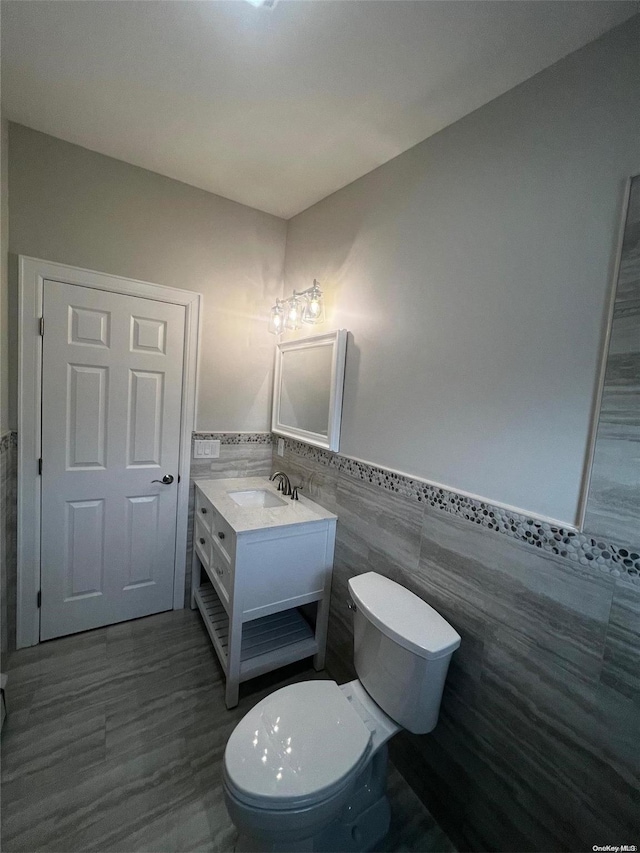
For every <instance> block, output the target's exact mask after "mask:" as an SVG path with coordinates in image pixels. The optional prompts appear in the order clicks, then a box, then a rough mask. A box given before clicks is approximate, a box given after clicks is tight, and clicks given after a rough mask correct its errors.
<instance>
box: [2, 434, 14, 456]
mask: <svg viewBox="0 0 640 853" xmlns="http://www.w3.org/2000/svg"><path fill="white" fill-rule="evenodd" d="M17 446H18V433H17V432H15V430H12V431H10V432H5V434H4V435H2V436H0V454H1V453H6V452H7V451H8V450H9V448H10V447H17Z"/></svg>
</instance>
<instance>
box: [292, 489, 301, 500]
mask: <svg viewBox="0 0 640 853" xmlns="http://www.w3.org/2000/svg"><path fill="white" fill-rule="evenodd" d="M301 490H302V486H293V488H292V489H291V500H292V501H297V500H298V492H299V491H301Z"/></svg>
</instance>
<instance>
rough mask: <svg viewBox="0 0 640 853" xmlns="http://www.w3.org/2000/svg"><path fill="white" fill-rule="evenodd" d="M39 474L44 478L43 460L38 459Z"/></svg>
mask: <svg viewBox="0 0 640 853" xmlns="http://www.w3.org/2000/svg"><path fill="white" fill-rule="evenodd" d="M38 474H39V475H40V476H41V477H42V459H38Z"/></svg>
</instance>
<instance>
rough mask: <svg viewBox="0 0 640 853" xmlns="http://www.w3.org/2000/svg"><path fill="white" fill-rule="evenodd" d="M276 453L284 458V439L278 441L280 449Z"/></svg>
mask: <svg viewBox="0 0 640 853" xmlns="http://www.w3.org/2000/svg"><path fill="white" fill-rule="evenodd" d="M276 452H277V454H278V456H284V438H279V439H278V449H277V451H276Z"/></svg>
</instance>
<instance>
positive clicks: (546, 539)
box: [273, 436, 640, 586]
mask: <svg viewBox="0 0 640 853" xmlns="http://www.w3.org/2000/svg"><path fill="white" fill-rule="evenodd" d="M277 438H278V436H273V443H274V445H275V441H276V439H277ZM284 442H285V448H286V449H287V450H290V451H291V452H292V453H295V454H297V455H298V456H302V457H304V458H306V459H311V460H312V461H314V462H318V463H319V464H321V465H325V466H326V467H328V468H334V469H336V470H337V471H339V472H340V473H342V474H348V475H350V476H351V477H354V478H355V479H357V480H362V481H364V482H367V483H371V484H372V485H374V486H379V487H380V488H381V489H384V490H385V491H387V492H394V493H396V494H399V495H402V496H403V497H405V498H409V499H410V500H415V501H417V502H418V503H423V504H424V505H425V506H432V507H437V508H438V509H441V510H444V511H445V512H449V513H451V514H452V515H456V516H459V517H460V518H465V519H467V521H471V522H472V523H474V524H477V525H479V526H481V527H486V528H487V529H488V530H494V531H496V532H497V533H503V534H505V535H506V536H511V537H512V538H513V539H517V540H519V541H520V542H526V543H527V544H528V545H531V546H532V547H534V548H539V549H540V550H542V551H546V552H547V553H550V554H554V555H555V556H557V557H561V558H563V559H567V560H570V561H572V562H574V563H578V564H579V565H583V566H588V565H592V566H594V565H595V566H597V567H598V568H599V569H600V570H601V571H602V572H607V573H609V574H611V575H613V576H614V577H621V576H623V575H624V576H625V579H626V580H629V581H631V582H632V583H634V584H637V585H638V586H640V548H638V549H636V550H635V551H631V550H630V549H629V548H623V547H620V546H617V545H613V544H611V543H609V542H604V541H603V540H602V539H600V538H594V537H593V536H589V534H588V533H580V532H578V531H575V530H569V529H567V528H565V527H558V526H555V525H553V524H550V523H549V522H547V521H541V520H539V519H536V518H535V517H531V516H527V515H520V514H518V513H515V512H511V511H509V510H507V509H504V508H503V507H499V506H494V505H493V504H490V503H487V502H486V501H479V500H474V499H473V498H469V497H466V496H465V495H461V494H458V493H457V492H453V491H449V490H448V489H442V488H439V487H438V486H433V485H431V484H430V483H427V482H425V481H424V480H419V479H417V478H413V477H406V476H404V475H402V474H395V473H394V472H392V471H389V470H387V469H385V468H380V467H378V466H375V465H368V464H366V463H364V462H358V461H356V460H355V459H350V458H349V457H348V456H340V455H339V454H337V453H331V452H329V451H327V450H322V449H321V448H318V447H312V446H311V445H308V444H303V443H302V442H300V441H295V440H293V439H290V438H285V440H284Z"/></svg>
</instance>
